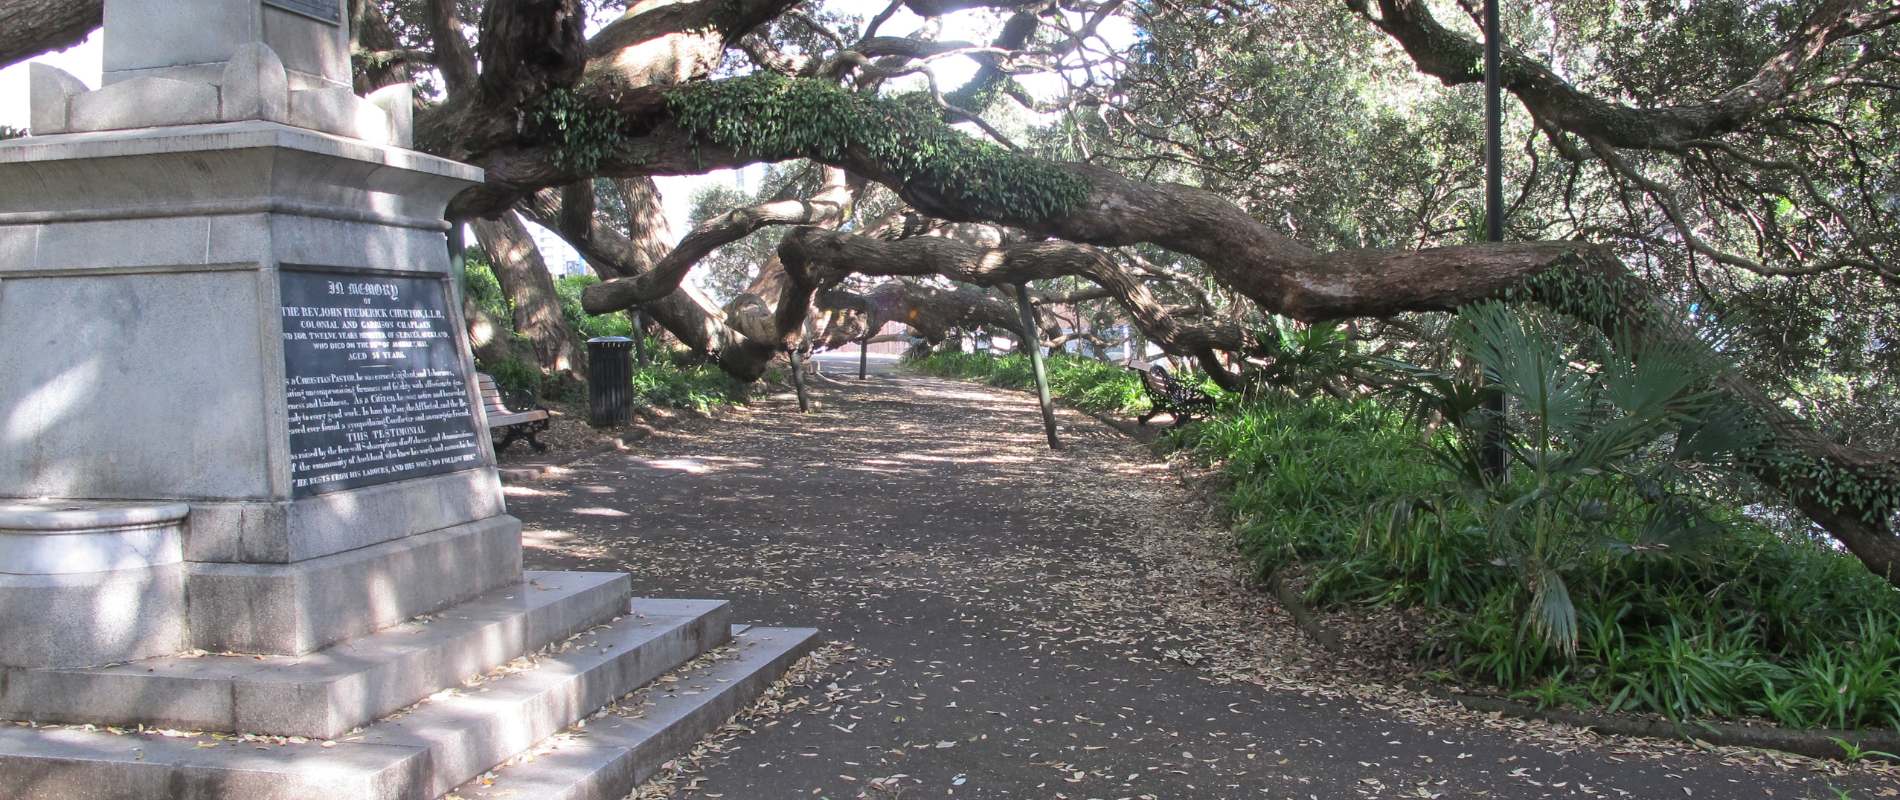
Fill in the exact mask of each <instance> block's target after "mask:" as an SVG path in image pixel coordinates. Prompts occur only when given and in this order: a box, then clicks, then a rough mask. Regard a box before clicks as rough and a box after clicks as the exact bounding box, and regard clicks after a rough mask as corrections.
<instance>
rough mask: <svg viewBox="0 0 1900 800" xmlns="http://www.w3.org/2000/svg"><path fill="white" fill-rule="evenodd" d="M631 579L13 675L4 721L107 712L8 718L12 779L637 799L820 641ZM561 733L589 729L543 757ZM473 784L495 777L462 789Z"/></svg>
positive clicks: (527, 579) (567, 576) (255, 790)
mask: <svg viewBox="0 0 1900 800" xmlns="http://www.w3.org/2000/svg"><path fill="white" fill-rule="evenodd" d="M628 585H629V581H628V578H627V576H625V575H622V574H613V573H571V572H570V573H563V572H529V573H525V574H524V575H523V580H522V581H521V582H520V583H517V584H512V585H509V586H506V587H503V588H501V589H498V590H496V591H493V592H491V593H489V594H488V595H485V596H483V597H481V598H477V599H476V600H473V601H470V602H468V603H464V604H462V605H458V606H455V607H453V608H451V609H448V610H446V611H443V612H442V613H440V614H436V615H433V616H432V617H430V618H427V619H422V620H415V621H412V622H409V623H406V624H404V625H401V626H397V627H394V628H390V629H387V630H384V631H382V632H381V633H378V634H376V635H374V636H369V637H365V638H362V639H357V640H351V641H349V642H346V643H344V644H341V645H337V646H335V647H332V648H329V649H326V650H323V651H320V652H318V653H315V654H312V655H309V656H304V657H264V658H256V657H251V656H201V657H195V658H191V657H187V658H166V659H153V660H150V661H141V662H134V663H130V664H123V665H117V666H111V667H104V668H97V669H87V670H20V669H13V670H8V671H5V672H4V673H0V716H12V717H24V718H27V719H37V720H41V721H42V723H43V722H49V721H53V720H70V721H73V722H88V723H92V725H86V726H84V727H65V726H60V725H46V724H25V723H23V724H20V725H14V726H6V727H0V786H5V787H8V791H9V794H8V795H7V796H8V797H9V798H18V799H19V800H53V799H54V798H60V799H61V800H65V799H66V798H73V797H86V798H91V799H93V800H146V799H150V800H157V798H167V799H168V800H183V799H185V798H244V800H275V799H277V798H281V799H282V800H292V799H293V798H294V799H296V800H303V799H304V798H310V797H338V798H345V797H347V798H352V800H359V799H360V800H397V799H398V798H401V799H403V800H428V798H438V797H443V796H445V795H447V794H449V793H451V792H454V793H455V794H457V795H458V796H465V797H470V796H476V795H477V794H478V793H485V792H489V791H500V792H503V793H504V794H506V795H507V796H512V797H535V798H578V797H621V796H625V795H626V794H627V793H628V792H630V791H632V789H633V788H634V787H636V786H637V785H638V784H639V782H640V781H641V780H644V779H645V778H646V777H648V776H650V775H651V774H652V773H653V772H654V771H655V770H656V769H657V768H658V767H659V766H660V765H661V764H662V763H663V762H664V761H666V760H667V759H670V758H672V757H674V756H675V755H676V754H677V753H678V752H679V751H680V750H681V749H684V748H685V747H686V746H688V745H689V744H690V743H691V742H692V741H694V740H697V739H698V738H699V737H700V736H702V735H704V734H706V733H708V732H710V731H712V730H713V729H715V728H717V727H718V726H719V725H721V724H723V723H724V721H725V720H726V719H727V718H728V717H729V716H731V715H732V714H733V713H735V712H736V711H737V710H738V709H739V708H740V707H741V706H742V705H743V704H744V703H746V702H748V701H749V700H750V699H751V698H753V697H756V696H757V695H758V694H759V693H760V692H762V691H763V690H764V689H765V687H766V686H768V685H769V684H770V683H771V682H772V681H773V680H774V679H775V678H776V677H777V676H778V675H779V674H781V673H782V672H783V671H784V670H785V669H786V668H787V667H788V666H790V664H791V663H792V662H793V661H795V660H796V659H797V658H798V657H800V656H801V655H803V654H804V653H806V652H808V651H809V650H810V649H811V647H812V646H814V645H815V643H816V640H817V632H816V631H814V630H811V629H770V628H747V627H744V626H738V627H734V626H732V625H731V620H730V610H729V607H728V606H727V604H726V603H725V602H724V601H714V600H646V599H631V600H629V599H628V598H627V596H626V594H627V591H628ZM582 629H584V630H582ZM577 630H580V631H581V632H579V633H575V631H577ZM728 645H730V647H731V650H730V651H729V652H728V653H727V654H726V655H725V656H724V657H722V658H720V659H717V660H715V661H713V662H712V663H711V664H707V665H702V666H699V667H697V668H695V670H694V671H692V672H690V673H688V674H685V675H682V676H681V677H680V678H676V679H675V680H674V682H673V683H671V684H669V685H685V684H687V683H690V685H694V686H699V687H704V689H703V690H702V691H699V692H696V693H682V694H679V695H671V696H662V697H658V698H655V699H654V705H652V706H651V707H648V708H646V709H643V712H642V714H641V715H640V716H639V717H638V718H622V717H618V716H614V715H606V716H603V717H600V718H598V719H590V720H589V724H588V726H587V727H586V728H585V729H584V731H583V729H578V728H570V727H569V726H572V725H574V724H575V723H577V722H579V721H581V720H584V719H589V718H590V717H593V716H594V714H595V712H596V711H597V710H600V709H603V707H606V706H608V705H609V704H611V703H614V702H616V701H618V700H620V699H621V698H623V697H625V696H626V695H628V694H629V693H631V692H634V691H635V690H637V689H639V688H640V687H642V686H643V685H647V684H649V683H652V682H653V681H655V680H656V679H658V678H660V677H662V676H664V675H666V674H667V673H668V672H671V671H674V670H676V669H679V668H680V667H681V665H683V664H687V662H691V661H693V660H694V659H696V658H698V657H699V656H701V655H704V654H707V653H708V652H710V651H712V650H713V649H715V648H720V647H724V646H728ZM522 655H528V656H530V657H529V658H527V659H521V658H518V656H522ZM477 686H479V689H477V688H474V687H477ZM445 688H446V689H449V690H450V691H442V690H443V689H445ZM458 689H459V690H460V691H458ZM76 699H77V702H75V700H76ZM392 712H393V713H392ZM379 715H381V716H382V718H381V719H377V720H374V721H371V718H372V717H375V716H379ZM98 724H108V725H110V724H119V725H124V726H126V728H127V729H130V728H132V727H133V726H135V725H141V724H142V725H145V726H146V731H143V732H138V733H131V732H128V731H125V730H122V731H120V732H117V733H113V732H107V731H101V730H97V729H95V728H93V725H98ZM160 726H171V727H174V728H177V729H179V730H163V731H154V730H152V729H153V728H155V727H160ZM359 726H360V727H359ZM201 731H204V732H201ZM211 731H221V732H225V733H244V734H255V735H251V736H228V735H227V736H213V735H211V733H209V732H211ZM564 732H572V733H574V734H576V735H582V736H583V738H581V739H578V740H574V741H565V740H564V741H563V742H562V744H561V746H560V747H559V749H558V750H557V751H556V752H554V753H553V754H552V755H544V754H541V753H539V752H538V750H537V748H538V747H539V746H541V745H542V743H543V742H544V740H547V739H548V738H549V737H551V736H555V735H560V734H563V733H564ZM291 737H295V738H291ZM529 753H533V755H531V756H530V755H527V754H529ZM517 756H521V758H519V759H518V761H519V763H513V761H514V760H516V757H517ZM511 764H512V765H511ZM491 773H499V774H498V775H496V776H495V777H492V778H485V777H484V776H485V775H489V774H491ZM476 781H480V782H481V783H483V784H486V785H483V786H474V785H468V786H465V784H470V783H471V782H476ZM457 787H463V788H462V789H459V790H458V788H457ZM497 796H500V795H497Z"/></svg>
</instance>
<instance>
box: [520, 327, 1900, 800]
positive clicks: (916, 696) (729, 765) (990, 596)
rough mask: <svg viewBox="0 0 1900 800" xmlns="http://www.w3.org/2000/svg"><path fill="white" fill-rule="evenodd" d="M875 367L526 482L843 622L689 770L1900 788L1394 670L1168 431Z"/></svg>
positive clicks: (1588, 792) (533, 501) (687, 785)
mask: <svg viewBox="0 0 1900 800" xmlns="http://www.w3.org/2000/svg"><path fill="white" fill-rule="evenodd" d="M855 366H856V365H855V361H854V363H852V364H851V370H852V372H851V373H850V377H849V378H846V379H844V380H839V381H829V380H823V379H821V380H820V381H818V382H817V384H816V385H815V386H814V391H813V394H814V397H816V398H817V399H818V400H819V402H820V407H819V408H818V409H817V413H814V414H811V415H804V416H801V415H799V414H797V413H795V411H796V407H795V406H794V405H791V404H790V402H789V401H788V400H787V399H786V398H784V397H782V396H781V397H773V398H769V399H766V400H764V401H762V402H760V403H758V404H756V405H755V406H754V407H753V408H752V409H750V410H748V411H745V412H742V413H740V414H739V415H737V416H736V417H735V418H733V419H731V420H727V421H722V422H702V423H696V424H692V425H687V426H685V427H683V428H681V429H680V430H678V431H676V432H673V433H669V434H666V435H662V436H658V437H656V438H654V439H652V440H650V441H647V442H644V443H642V444H641V446H640V449H639V451H637V452H634V453H630V454H613V455H608V456H603V457H601V458H599V459H596V460H594V461H591V462H588V463H585V464H583V465H580V466H579V467H577V471H576V473H575V474H574V475H572V476H569V477H565V478H561V479H558V480H555V481H552V482H549V483H544V484H536V485H532V486H524V487H513V488H511V489H510V491H509V497H510V504H511V507H512V509H513V511H514V513H516V514H517V515H519V516H520V517H521V518H522V519H524V520H525V521H526V522H527V523H528V528H529V530H528V532H527V540H528V545H529V550H528V556H527V560H528V563H529V566H530V567H532V568H537V569H550V568H558V569H603V570H622V571H627V572H631V573H633V575H634V581H635V586H636V589H637V591H638V592H639V593H642V594H647V595H653V596H669V597H671V596H680V597H723V598H727V599H730V600H732V601H733V602H734V605H735V611H736V618H737V619H741V620H746V621H749V622H756V623H763V624H775V625H815V626H818V627H820V628H822V629H823V630H824V631H825V635H826V636H827V638H829V639H832V640H835V641H837V642H839V643H840V644H839V645H837V646H834V647H831V648H828V649H827V651H825V658H826V660H827V663H828V664H829V666H828V667H827V669H828V670H829V674H828V675H826V676H824V677H820V678H818V679H817V680H814V681H810V682H809V684H808V685H804V686H793V687H791V688H790V689H789V691H788V692H786V693H785V695H784V696H781V697H779V698H777V699H776V701H775V702H774V703H773V704H772V705H773V708H774V709H776V710H775V711H774V712H773V713H762V714H758V715H755V716H754V717H753V718H751V719H749V720H742V724H741V725H737V726H730V727H729V729H728V730H727V731H726V733H725V735H724V736H723V737H721V738H720V740H719V741H718V742H716V743H714V744H713V745H711V746H708V747H705V748H702V751H701V753H700V756H699V757H697V758H694V759H690V760H683V761H682V762H681V765H680V769H679V772H680V773H681V774H679V775H677V776H676V778H675V780H674V781H673V782H672V784H671V786H672V789H671V790H670V791H672V792H673V793H675V794H677V795H678V796H689V797H708V798H718V797H723V798H733V799H734V800H754V799H757V798H794V797H798V798H852V797H871V798H894V797H910V798H921V797H967V798H1005V797H1007V798H1076V799H1077V800H1082V799H1083V798H1103V799H1104V800H1107V799H1108V798H1299V799H1300V800H1317V799H1320V798H1363V797H1387V798H1433V797H1442V798H1469V797H1495V798H1546V797H1553V798H1555V797H1565V798H1567V797H1612V798H1614V797H1635V798H1683V797H1707V798H1755V797H1781V798H1834V797H1837V796H1839V795H1837V794H1836V793H1835V792H1834V790H1833V789H1831V788H1830V786H1834V787H1841V788H1843V789H1852V790H1853V795H1852V796H1854V797H1895V796H1900V792H1896V791H1894V788H1893V787H1894V786H1895V785H1896V784H1895V782H1894V781H1893V780H1892V778H1891V777H1890V776H1881V775H1876V774H1872V773H1869V772H1866V771H1853V772H1848V771H1843V770H1841V769H1839V768H1837V767H1833V766H1828V765H1819V764H1816V763H1814V762H1808V761H1804V760H1801V759H1794V758H1781V757H1770V756H1766V755H1763V754H1758V753H1748V752H1742V751H1724V750H1706V751H1696V750H1693V749H1691V748H1689V747H1687V746H1681V745H1673V744H1667V743H1655V742H1640V741H1624V740H1605V739H1601V738H1598V737H1595V736H1591V735H1589V734H1585V733H1582V732H1578V731H1574V730H1569V729H1563V728H1554V727H1550V726H1543V725H1537V724H1530V723H1519V722H1510V721H1504V720H1495V719H1487V718H1484V717H1481V716H1476V715H1471V714H1467V713H1464V712H1462V711H1459V710H1456V709H1453V708H1447V707H1445V706H1444V705H1443V704H1440V703H1435V702H1431V701H1427V700H1423V699H1420V698H1418V697H1416V696H1414V695H1411V694H1409V693H1407V692H1404V691H1402V690H1398V689H1392V688H1388V687H1384V686H1381V685H1379V679H1380V677H1381V674H1380V673H1379V672H1377V670H1378V669H1379V667H1378V666H1377V665H1370V666H1368V665H1363V664H1353V663H1350V662H1346V663H1340V662H1337V661H1333V660H1329V659H1326V658H1324V657H1323V656H1322V655H1320V654H1318V653H1316V652H1314V651H1313V650H1312V649H1311V648H1310V647H1309V645H1308V644H1307V643H1306V642H1305V641H1303V640H1302V638H1301V637H1300V635H1299V634H1298V633H1297V632H1296V629H1295V628H1293V627H1292V626H1291V624H1290V623H1289V622H1288V621H1287V620H1286V619H1285V618H1284V616H1283V615H1282V614H1281V613H1280V612H1279V611H1278V609H1277V608H1275V607H1274V606H1273V605H1272V604H1271V603H1270V602H1268V601H1267V600H1266V599H1265V598H1263V597H1262V596H1261V595H1260V594H1259V593H1258V592H1256V591H1252V590H1250V589H1248V588H1246V587H1245V585H1244V581H1242V580H1241V579H1240V578H1239V573H1240V570H1239V566H1238V565H1237V564H1236V563H1235V559H1234V557H1233V556H1232V555H1231V548H1230V547H1229V546H1228V544H1227V542H1226V540H1225V538H1224V536H1223V534H1222V533H1221V532H1220V530H1219V528H1218V526H1217V525H1215V524H1213V523H1212V522H1211V521H1210V520H1209V518H1208V517H1207V515H1206V513H1205V511H1204V510H1203V507H1202V505H1201V504H1200V502H1199V501H1198V500H1196V499H1195V497H1194V496H1193V494H1192V493H1190V492H1188V491H1187V490H1186V489H1184V488H1183V487H1182V484H1181V482H1180V481H1179V480H1178V479H1177V478H1176V476H1175V474H1174V473H1173V472H1172V471H1171V470H1170V469H1169V467H1167V466H1166V465H1165V464H1162V463H1159V462H1157V461H1156V460H1155V459H1154V458H1153V457H1151V456H1150V455H1149V454H1148V453H1147V451H1146V450H1145V449H1143V448H1142V447H1140V446H1138V445H1136V444H1134V443H1131V442H1130V441H1129V440H1128V439H1126V438H1125V437H1123V436H1122V435H1120V434H1118V433H1116V432H1114V431H1113V430H1111V429H1109V428H1108V427H1106V426H1103V425H1101V424H1099V423H1097V422H1095V421H1094V420H1091V419H1089V418H1088V417H1085V416H1082V415H1078V414H1073V413H1069V412H1064V413H1063V415H1062V419H1063V424H1064V426H1065V428H1067V430H1065V431H1064V439H1065V441H1066V443H1067V444H1068V447H1067V448H1066V449H1064V450H1063V451H1061V452H1059V453H1051V452H1049V451H1048V450H1047V449H1046V448H1045V447H1044V446H1043V444H1042V434H1041V430H1040V427H1039V420H1038V418H1037V413H1036V409H1035V403H1034V399H1033V398H1032V397H1028V396H1025V395H1022V394H1017V393H1010V392H1000V391H996V390H992V389H988V388H984V387H979V386H974V385H970V384H964V383H957V382H949V381H940V380H933V379H926V378H917V377H907V376H902V375H898V374H894V373H891V372H888V371H886V372H885V373H884V374H882V375H877V376H874V377H873V378H872V379H871V380H869V381H866V382H863V383H860V382H858V381H856V380H855ZM827 370H828V371H832V372H834V373H835V374H843V373H844V372H845V370H843V369H839V368H837V367H835V366H828V367H827ZM656 794H663V792H661V791H660V790H658V789H655V788H652V787H649V790H648V791H647V792H646V793H643V794H642V795H641V796H643V797H645V796H651V795H656Z"/></svg>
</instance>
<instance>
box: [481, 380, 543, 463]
mask: <svg viewBox="0 0 1900 800" xmlns="http://www.w3.org/2000/svg"><path fill="white" fill-rule="evenodd" d="M475 378H476V380H477V381H478V382H480V383H481V388H482V415H483V416H485V417H487V418H488V427H490V428H494V429H496V430H498V431H501V434H502V435H501V438H500V439H499V440H497V441H496V442H495V452H497V453H500V452H501V451H503V450H506V449H508V445H511V444H514V443H515V440H516V439H527V440H528V446H530V447H533V448H534V451H535V452H537V453H539V452H542V451H544V450H546V449H548V446H547V445H544V444H542V443H541V442H540V441H538V440H536V439H535V438H534V437H536V436H539V435H541V432H542V431H545V430H547V429H548V410H547V409H545V408H542V407H541V406H540V405H539V404H535V405H534V408H533V409H532V410H529V411H513V410H510V409H509V408H508V405H507V404H506V403H504V402H502V398H501V384H498V383H496V382H495V378H494V376H492V375H489V374H488V373H485V372H477V373H475ZM520 399H521V398H517V400H518V401H519V400H520ZM526 400H527V402H524V403H521V404H522V405H524V406H525V405H527V404H528V403H532V402H533V399H532V398H527V399H526Z"/></svg>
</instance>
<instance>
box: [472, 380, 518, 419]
mask: <svg viewBox="0 0 1900 800" xmlns="http://www.w3.org/2000/svg"><path fill="white" fill-rule="evenodd" d="M475 379H476V380H477V381H478V382H479V383H480V384H481V389H482V409H483V410H484V411H487V412H488V413H489V414H491V415H495V414H513V413H515V412H513V411H509V410H508V406H507V405H506V404H504V403H502V401H501V386H500V385H499V384H497V383H495V378H494V377H493V376H491V375H488V374H487V373H476V375H475Z"/></svg>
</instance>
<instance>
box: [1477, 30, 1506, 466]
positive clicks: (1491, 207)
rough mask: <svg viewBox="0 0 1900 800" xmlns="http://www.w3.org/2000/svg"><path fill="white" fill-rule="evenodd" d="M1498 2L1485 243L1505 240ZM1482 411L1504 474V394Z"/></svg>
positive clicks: (1487, 442) (1489, 89) (1489, 56)
mask: <svg viewBox="0 0 1900 800" xmlns="http://www.w3.org/2000/svg"><path fill="white" fill-rule="evenodd" d="M1501 38H1502V37H1501V35H1500V34H1499V33H1498V0H1484V240H1485V241H1487V242H1502V241H1504V165H1503V156H1502V153H1503V150H1504V133H1503V131H1502V130H1501V126H1502V117H1503V113H1504V100H1503V91H1502V88H1501V87H1500V86H1499V80H1498V78H1499V75H1498V73H1499V61H1500V53H1499V49H1500V48H1499V41H1500V39H1501ZM1484 404H1485V410H1486V411H1487V412H1489V413H1490V415H1491V426H1490V427H1488V428H1486V430H1485V435H1484V447H1483V455H1482V457H1483V459H1484V469H1485V472H1486V474H1488V475H1490V476H1492V477H1499V476H1502V475H1503V474H1504V468H1505V453H1504V393H1503V392H1502V391H1493V392H1490V393H1489V394H1487V395H1486V397H1485V401H1484Z"/></svg>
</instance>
